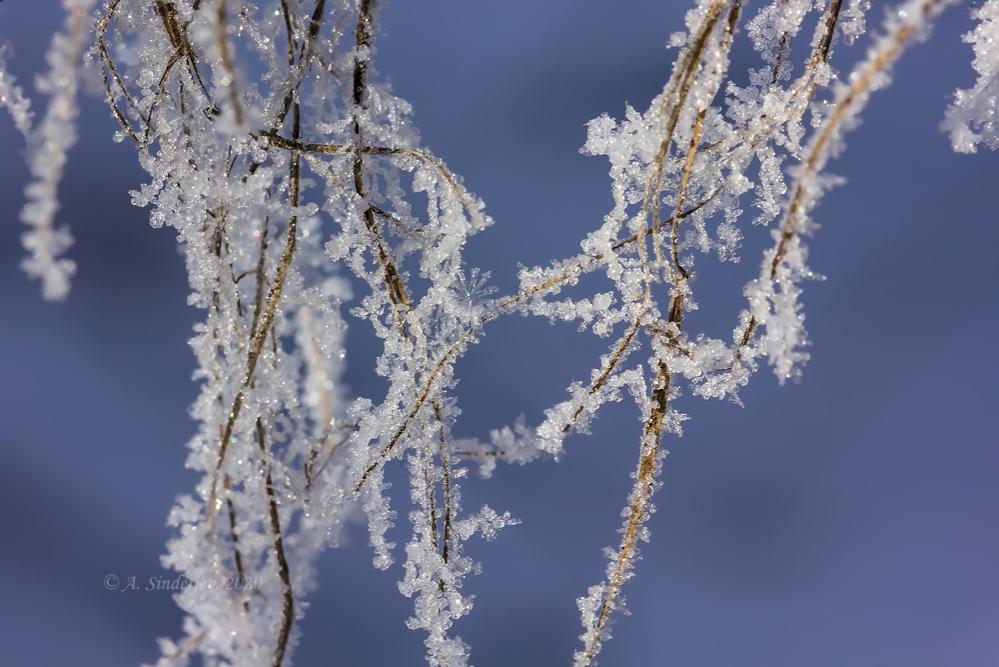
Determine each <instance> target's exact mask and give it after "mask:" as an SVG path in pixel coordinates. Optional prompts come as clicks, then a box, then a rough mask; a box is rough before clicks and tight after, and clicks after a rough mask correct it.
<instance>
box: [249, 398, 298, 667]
mask: <svg viewBox="0 0 999 667" xmlns="http://www.w3.org/2000/svg"><path fill="white" fill-rule="evenodd" d="M257 443H258V444H259V446H260V457H261V458H260V467H261V472H262V473H263V474H264V483H265V484H266V493H267V517H268V523H269V526H270V531H271V538H272V542H271V546H272V547H273V549H274V558H275V560H276V561H277V570H278V578H279V579H280V580H281V625H280V627H279V628H278V638H277V644H276V645H275V647H274V662H273V663H272V664H273V666H274V667H281V663H283V662H284V655H285V653H286V652H287V650H288V638H289V637H291V626H292V624H293V623H294V620H295V596H294V594H293V592H292V589H291V571H290V569H289V568H288V558H287V556H286V554H285V551H284V538H283V536H282V533H281V517H280V515H279V514H278V506H277V499H276V498H275V496H274V484H273V482H272V479H271V468H270V463H269V462H268V459H269V458H270V452H269V451H268V450H267V443H266V440H265V437H264V425H263V423H262V422H261V420H260V418H259V417H258V418H257Z"/></svg>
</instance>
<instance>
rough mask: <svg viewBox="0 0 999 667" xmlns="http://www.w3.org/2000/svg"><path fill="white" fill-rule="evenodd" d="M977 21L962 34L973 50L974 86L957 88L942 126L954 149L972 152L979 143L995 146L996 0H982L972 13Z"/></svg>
mask: <svg viewBox="0 0 999 667" xmlns="http://www.w3.org/2000/svg"><path fill="white" fill-rule="evenodd" d="M972 16H973V17H974V18H975V19H976V20H977V21H978V24H977V25H976V26H975V29H974V30H972V31H971V32H969V33H967V34H966V35H964V41H965V42H968V43H969V44H971V47H972V49H973V50H974V53H975V59H974V61H973V62H972V66H973V67H974V68H975V71H976V72H978V80H977V81H975V85H974V86H972V87H971V88H967V89H958V90H957V91H956V92H955V93H954V102H953V103H952V104H951V105H950V108H948V109H947V114H946V116H945V118H944V122H943V129H944V130H945V131H946V132H947V133H948V134H949V135H950V140H951V144H952V145H953V147H954V150H955V151H957V152H959V153H974V152H976V151H977V150H978V144H980V143H983V144H985V145H986V146H987V147H988V148H990V149H991V150H996V149H997V148H999V120H997V118H996V116H997V115H999V0H985V4H983V5H982V6H981V7H978V8H977V9H975V10H974V11H973V12H972Z"/></svg>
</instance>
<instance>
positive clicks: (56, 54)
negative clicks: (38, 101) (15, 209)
mask: <svg viewBox="0 0 999 667" xmlns="http://www.w3.org/2000/svg"><path fill="white" fill-rule="evenodd" d="M94 2H95V0H63V3H62V4H63V7H64V9H65V10H66V13H67V15H66V23H65V26H64V28H63V31H62V32H60V33H57V34H56V35H55V36H54V37H53V38H52V45H51V47H49V52H48V64H49V70H48V72H46V74H45V75H44V76H42V77H41V78H39V79H38V89H39V91H40V92H42V93H44V94H45V95H47V96H48V98H49V104H48V108H47V109H46V112H45V116H44V117H43V118H42V120H41V123H40V124H39V126H38V127H36V128H33V129H31V130H29V129H28V128H29V122H30V117H29V116H28V103H27V101H26V100H25V99H24V98H23V96H21V94H20V89H18V88H17V87H16V86H13V82H12V81H11V82H8V81H7V79H8V78H9V75H6V76H5V75H4V71H5V70H4V68H3V67H2V62H0V99H2V98H8V96H9V100H10V101H9V102H4V105H5V106H7V107H8V109H9V110H10V111H11V113H12V114H13V115H14V121H15V125H17V127H18V129H20V130H21V132H23V133H24V134H25V135H26V136H27V137H28V166H29V167H30V169H31V181H30V182H29V183H28V185H27V187H26V188H25V195H26V198H27V203H25V205H24V208H23V209H21V221H22V222H24V223H25V224H26V225H28V227H29V229H28V231H27V232H25V233H24V234H23V235H22V237H21V240H22V243H23V244H24V248H25V250H27V251H28V257H27V258H25V260H24V261H23V262H22V263H21V268H23V269H24V271H25V272H26V273H27V274H28V275H29V276H31V277H32V278H36V279H38V280H39V281H41V283H42V295H43V296H44V297H45V298H46V299H49V300H53V301H57V300H60V299H64V298H66V295H67V294H69V288H70V278H72V276H73V274H74V273H75V272H76V264H75V263H74V262H73V261H72V260H70V259H66V258H65V257H63V254H64V253H65V252H66V250H67V249H68V248H69V247H70V246H71V245H72V244H73V237H72V235H71V234H70V233H69V230H68V229H67V228H66V227H56V222H55V216H56V213H57V212H58V211H59V192H58V190H59V181H60V179H61V178H62V171H63V167H64V166H65V164H66V154H67V153H68V152H69V149H70V148H72V146H73V144H75V143H76V138H77V137H76V128H75V121H76V116H77V114H78V113H79V109H78V108H77V103H76V93H77V87H78V77H79V72H80V68H81V67H82V65H83V52H84V50H85V48H86V44H87V40H88V37H89V35H90V33H91V27H92V26H91V25H90V21H89V16H88V13H89V11H90V9H91V8H92V7H93V5H94ZM0 60H2V59H0ZM5 85H6V86H8V90H7V91H5V90H4V86H5ZM5 92H6V94H5Z"/></svg>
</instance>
